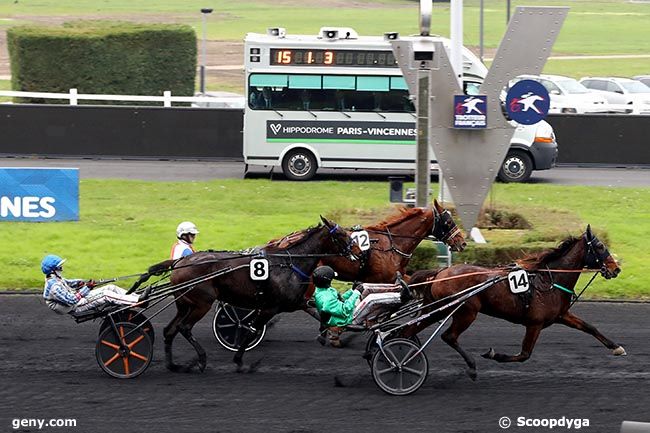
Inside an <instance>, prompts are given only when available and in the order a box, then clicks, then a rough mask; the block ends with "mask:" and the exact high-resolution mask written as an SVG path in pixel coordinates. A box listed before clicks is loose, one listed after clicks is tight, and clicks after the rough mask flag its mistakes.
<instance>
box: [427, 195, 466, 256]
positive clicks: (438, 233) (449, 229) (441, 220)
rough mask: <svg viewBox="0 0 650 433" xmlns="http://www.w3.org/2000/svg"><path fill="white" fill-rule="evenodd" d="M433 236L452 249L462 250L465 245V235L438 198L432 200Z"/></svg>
mask: <svg viewBox="0 0 650 433" xmlns="http://www.w3.org/2000/svg"><path fill="white" fill-rule="evenodd" d="M433 214H434V222H433V232H432V234H433V236H434V237H435V238H436V239H438V240H439V241H441V242H444V243H445V244H447V245H449V247H450V248H451V250H452V251H463V250H464V249H465V247H466V246H467V242H465V237H464V236H463V234H462V233H461V231H460V229H459V228H458V226H457V225H456V222H455V221H454V219H453V218H452V217H451V212H449V211H448V210H447V209H445V208H443V207H442V206H440V203H438V200H436V199H434V200H433Z"/></svg>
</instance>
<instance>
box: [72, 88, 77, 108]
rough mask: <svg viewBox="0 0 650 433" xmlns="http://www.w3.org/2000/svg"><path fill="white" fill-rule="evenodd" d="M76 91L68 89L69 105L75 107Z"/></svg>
mask: <svg viewBox="0 0 650 433" xmlns="http://www.w3.org/2000/svg"><path fill="white" fill-rule="evenodd" d="M77 102H78V99H77V89H70V105H77Z"/></svg>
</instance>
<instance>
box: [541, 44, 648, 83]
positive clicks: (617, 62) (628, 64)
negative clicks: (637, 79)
mask: <svg viewBox="0 0 650 433" xmlns="http://www.w3.org/2000/svg"><path fill="white" fill-rule="evenodd" d="M648 54H650V51H649V52H648ZM648 71H650V57H648V58H642V59H607V60H599V59H593V60H549V61H548V62H546V66H545V67H544V73H545V74H556V75H565V76H569V77H573V78H576V79H580V78H582V77H587V76H591V77H598V76H601V77H602V76H617V77H633V76H635V75H644V74H647V73H648Z"/></svg>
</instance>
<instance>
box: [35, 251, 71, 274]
mask: <svg viewBox="0 0 650 433" xmlns="http://www.w3.org/2000/svg"><path fill="white" fill-rule="evenodd" d="M65 260H66V259H62V258H61V257H59V256H56V255H54V254H48V255H47V256H45V257H44V258H43V260H42V261H41V271H42V272H43V273H44V274H45V275H49V274H53V273H54V272H55V271H60V270H61V266H62V265H63V262H65Z"/></svg>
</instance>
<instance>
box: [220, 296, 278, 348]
mask: <svg viewBox="0 0 650 433" xmlns="http://www.w3.org/2000/svg"><path fill="white" fill-rule="evenodd" d="M255 316H256V314H255V310H249V309H247V308H239V307H235V306H233V305H230V304H226V303H225V302H220V303H219V304H218V305H217V310H216V312H215V314H214V320H213V321H212V331H213V332H214V337H215V338H216V339H217V341H218V342H219V344H221V345H222V346H223V347H224V348H225V349H227V350H230V351H231V352H236V351H237V350H238V349H239V346H240V344H241V340H242V338H243V337H244V335H246V332H248V331H250V330H251V329H252V327H251V326H252V324H253V321H254V320H255ZM264 334H266V325H264V327H262V329H259V330H257V332H256V334H255V339H254V340H253V341H251V342H250V344H249V345H248V347H247V348H246V351H249V350H251V349H253V348H255V347H256V346H257V345H258V344H260V343H261V342H262V340H263V339H264Z"/></svg>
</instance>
